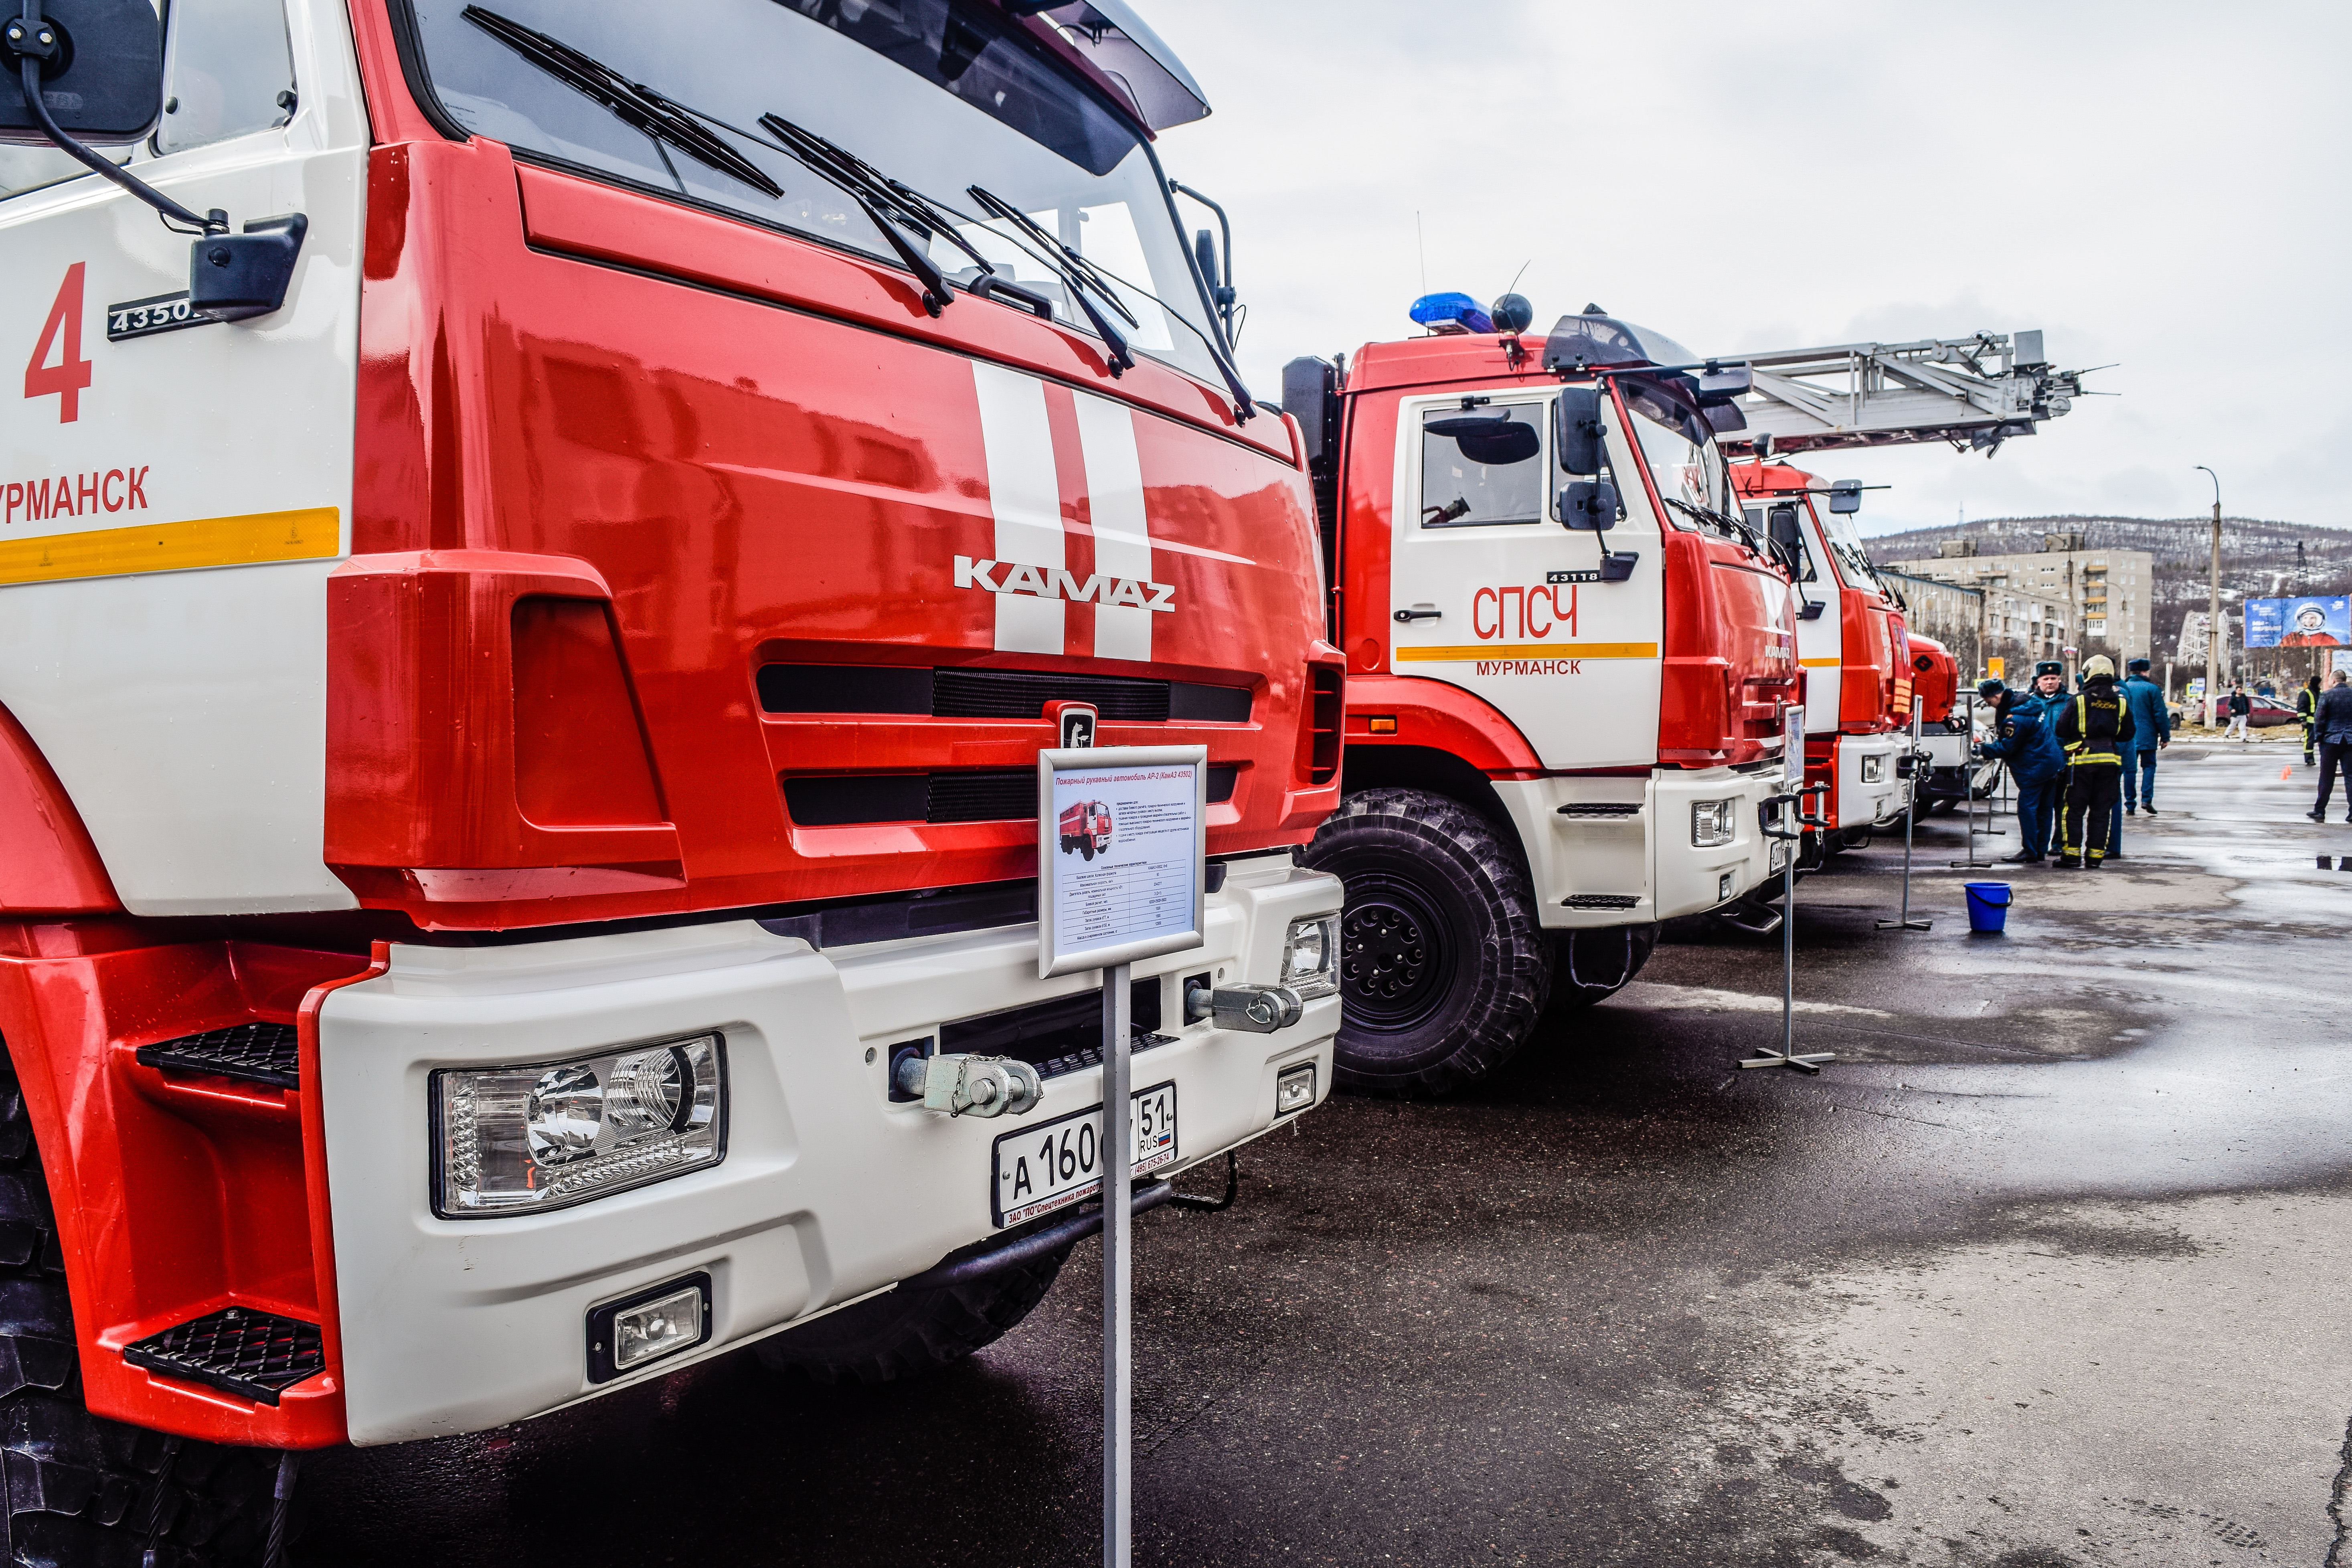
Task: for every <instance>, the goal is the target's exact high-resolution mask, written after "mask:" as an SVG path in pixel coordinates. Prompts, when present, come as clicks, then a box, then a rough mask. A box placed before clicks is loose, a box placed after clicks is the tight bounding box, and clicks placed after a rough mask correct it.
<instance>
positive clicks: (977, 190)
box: [969, 185, 1138, 380]
mask: <svg viewBox="0 0 2352 1568" xmlns="http://www.w3.org/2000/svg"><path fill="white" fill-rule="evenodd" d="M969 189H970V191H971V199H972V200H973V201H976V202H978V203H979V204H980V205H981V208H982V211H984V212H986V213H987V214H988V215H989V216H991V217H993V218H998V219H1001V220H1002V221H1003V222H1005V223H1009V224H1011V225H1012V226H1013V227H1014V228H1015V229H1016V230H1018V231H1019V232H1020V233H1021V234H1022V236H1023V237H1025V238H1027V239H1028V241H1029V242H1030V244H1032V245H1034V246H1036V247H1039V248H1040V249H1042V250H1043V251H1044V252H1045V254H1044V255H1043V256H1042V257H1040V258H1039V259H1040V260H1042V261H1044V262H1045V264H1046V265H1047V266H1049V267H1051V268H1053V269H1054V270H1055V271H1056V272H1058V273H1060V274H1061V275H1062V281H1063V282H1064V283H1066V284H1067V285H1068V286H1069V292H1070V299H1071V300H1073V301H1074V302H1075V303H1076V305H1077V307H1078V309H1079V310H1084V311H1085V312H1086V313H1087V322H1088V323H1089V324H1090V325H1092V326H1093V328H1094V330H1095V335H1096V336H1097V337H1099V338H1101V339H1102V341H1103V342H1104V343H1105V344H1106V345H1108V348H1109V349H1110V374H1111V376H1112V379H1114V380H1116V379H1117V378H1118V377H1119V376H1122V375H1124V374H1127V373H1128V372H1129V371H1130V370H1132V369H1134V368H1135V354H1134V353H1133V352H1132V351H1130V350H1129V348H1128V346H1127V335H1126V334H1125V333H1123V332H1121V331H1119V330H1118V328H1116V327H1114V326H1112V325H1111V324H1110V318H1108V316H1105V315H1104V314H1103V313H1102V312H1101V311H1100V310H1097V309H1096V308H1095V297H1097V296H1099V297H1100V298H1101V299H1102V300H1104V301H1105V302H1106V303H1108V305H1109V306H1110V308H1111V309H1112V310H1117V311H1118V313H1119V314H1120V315H1121V316H1123V317H1125V318H1126V320H1127V324H1128V325H1129V326H1130V327H1132V326H1135V325H1137V324H1138V323H1137V321H1136V319H1135V313H1134V312H1133V311H1132V310H1129V309H1128V308H1127V306H1126V305H1125V304H1124V303H1123V302H1121V300H1119V297H1118V289H1116V288H1115V287H1113V286H1112V283H1111V281H1110V279H1108V278H1106V277H1104V276H1103V275H1102V274H1101V273H1100V272H1099V271H1097V270H1096V268H1095V264H1094V263H1093V262H1091V261H1088V260H1087V258H1085V257H1083V256H1080V255H1079V254H1078V253H1077V252H1076V251H1075V250H1072V249H1071V248H1070V247H1068V246H1066V245H1064V244H1063V243H1062V242H1061V240H1060V239H1059V238H1058V237H1055V236H1054V235H1051V234H1048V233H1046V232H1045V228H1044V226H1041V225H1040V224H1038V223H1037V221H1036V220H1035V219H1034V218H1032V217H1031V216H1029V215H1028V214H1027V213H1024V212H1023V211H1022V210H1021V209H1020V208H1019V207H1016V206H1014V205H1013V204H1012V203H1011V202H1008V201H1006V200H1005V199H1004V198H1003V197H1002V196H1000V195H996V194H995V193H994V192H992V191H988V190H985V189H982V187H981V186H979V185H972V186H970V187H969Z"/></svg>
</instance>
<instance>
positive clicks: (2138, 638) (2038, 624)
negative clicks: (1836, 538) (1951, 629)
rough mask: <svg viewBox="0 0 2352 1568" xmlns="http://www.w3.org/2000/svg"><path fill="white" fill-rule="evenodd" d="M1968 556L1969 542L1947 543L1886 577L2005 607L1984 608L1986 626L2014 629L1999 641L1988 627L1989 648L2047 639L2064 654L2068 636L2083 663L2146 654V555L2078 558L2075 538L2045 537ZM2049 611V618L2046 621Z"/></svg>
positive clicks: (2102, 553) (2151, 629) (2150, 617)
mask: <svg viewBox="0 0 2352 1568" xmlns="http://www.w3.org/2000/svg"><path fill="white" fill-rule="evenodd" d="M1891 569H1892V570H1894V571H1896V572H1899V573H1902V574H1906V575H1907V576H1913V577H1924V578H1927V579H1930V580H1932V581H1935V582H1938V583H1949V584H1959V585H1963V586H1967V587H1975V588H1984V589H1986V590H1988V591H1989V592H1990V593H1992V594H1993V595H1995V597H1996V600H1997V601H2006V605H2007V607H2006V608H2004V607H2002V606H2001V605H2000V604H1998V603H1996V604H1989V605H1987V615H1988V617H1989V619H1998V620H2002V621H2005V622H2009V623H2011V624H2012V625H2013V626H2014V628H2015V629H2013V630H2010V631H2007V632H2005V633H2004V632H2000V631H1992V630H1991V629H1990V627H1989V628H1988V633H1989V636H1990V637H1992V638H1993V639H1994V640H1998V639H1999V638H2000V637H2002V636H2004V635H2006V636H2009V637H2014V638H2016V639H2018V640H2020V641H2025V640H2028V639H2032V640H2033V641H2034V642H2035V644H2036V646H2040V645H2042V644H2047V643H2049V642H2051V641H2052V639H2053V637H2054V638H2055V639H2056V642H2057V644H2058V645H2059V646H2065V645H2066V640H2067V638H2068V637H2069V635H2070V633H2076V634H2079V640H2078V641H2076V642H2075V643H2074V645H2073V646H2075V647H2080V648H2081V649H2082V651H2083V652H2084V654H2086V655H2087V654H2092V653H2105V654H2108V655H2111V656H2117V662H2118V663H2121V662H2122V659H2123V658H2136V657H2138V656H2141V655H2145V654H2147V652H2148V651H2149V643H2150V640H2151V639H2152V637H2154V635H2155V628H2156V617H2155V582H2156V560H2155V557H2154V556H2152V555H2150V554H2149V553H2148V552H2147V551H2145V550H2086V549H2084V541H2083V535H2082V534H2080V533H2049V534H2044V535H2043V536H2042V549H2040V550H2038V551H2030V552H2013V553H2010V554H2003V555H1979V554H1977V553H1976V544H1975V542H1974V541H1970V540H1960V541H1957V542H1950V543H1947V544H1946V545H1945V546H1944V552H1943V553H1941V554H1939V555H1938V556H1937V557H1936V558H1935V559H1933V560H1929V561H1897V562H1895V563H1892V568H1891ZM2053 606H2055V608H2056V609H2057V611H2058V613H2057V614H2056V615H2055V616H2053V615H2051V614H2049V610H2050V609H2051V607H2053ZM2053 626H2054V630H2053ZM2033 657H2035V658H2055V657H2056V654H2055V653H2054V652H2053V653H2048V654H2042V653H2037V654H2035V655H2034V656H2033Z"/></svg>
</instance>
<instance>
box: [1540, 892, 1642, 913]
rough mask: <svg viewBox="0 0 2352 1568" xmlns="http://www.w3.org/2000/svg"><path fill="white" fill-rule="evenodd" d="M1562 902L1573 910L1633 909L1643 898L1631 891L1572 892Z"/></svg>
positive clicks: (1637, 906)
mask: <svg viewBox="0 0 2352 1568" xmlns="http://www.w3.org/2000/svg"><path fill="white" fill-rule="evenodd" d="M1560 902H1561V903H1562V904H1564V905H1566V906H1567V907H1568V908H1570V909H1571V910H1631V909H1638V908H1640V907H1641V903H1642V900H1639V899H1637V898H1635V897H1634V896H1633V894H1631V893H1570V895H1569V896H1568V897H1566V898H1564V899H1562V900H1560Z"/></svg>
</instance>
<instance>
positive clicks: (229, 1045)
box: [134, 1024, 302, 1089]
mask: <svg viewBox="0 0 2352 1568" xmlns="http://www.w3.org/2000/svg"><path fill="white" fill-rule="evenodd" d="M134 1054H135V1055H136V1056H137V1057H138V1058H139V1059H140V1060H141V1061H142V1062H144V1063H145V1064H146V1065H147V1066H149V1067H151V1068H163V1070H164V1071H165V1072H198V1073H214V1074H216V1075H218V1076H219V1077H222V1078H238V1079H246V1080H247V1082H250V1083H269V1084H276V1085H277V1086H278V1088H280V1089H299V1088H301V1087H302V1075H301V1071H300V1068H299V1065H298V1060H297V1057H296V1053H295V1045H294V1026H293V1025H291V1024H236V1025H232V1026H229V1027H228V1028H226V1029H206V1030H205V1032H204V1033H203V1034H201V1035H183V1036H181V1037H179V1038H178V1039H176V1040H158V1041H157V1042H155V1044H153V1045H152V1046H142V1047H139V1049H138V1050H137V1052H135V1053H134Z"/></svg>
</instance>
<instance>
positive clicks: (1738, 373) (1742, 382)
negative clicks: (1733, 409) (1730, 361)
mask: <svg viewBox="0 0 2352 1568" xmlns="http://www.w3.org/2000/svg"><path fill="white" fill-rule="evenodd" d="M1755 385H1756V373H1755V372H1754V371H1752V370H1749V369H1748V367H1747V366H1746V365H1744V364H1735V365H1726V366H1724V367H1723V368H1721V369H1719V370H1718V369H1716V368H1714V367H1712V366H1710V367H1709V368H1707V369H1706V370H1703V371H1701V372H1699V377H1698V405H1699V406H1700V407H1701V408H1711V407H1714V406H1715V405H1717V404H1722V403H1729V402H1730V401H1731V400H1732V399H1733V398H1735V397H1740V396H1743V395H1746V394H1748V392H1750V391H1752V390H1753V389H1754V388H1755ZM1735 428H1736V426H1735Z"/></svg>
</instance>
